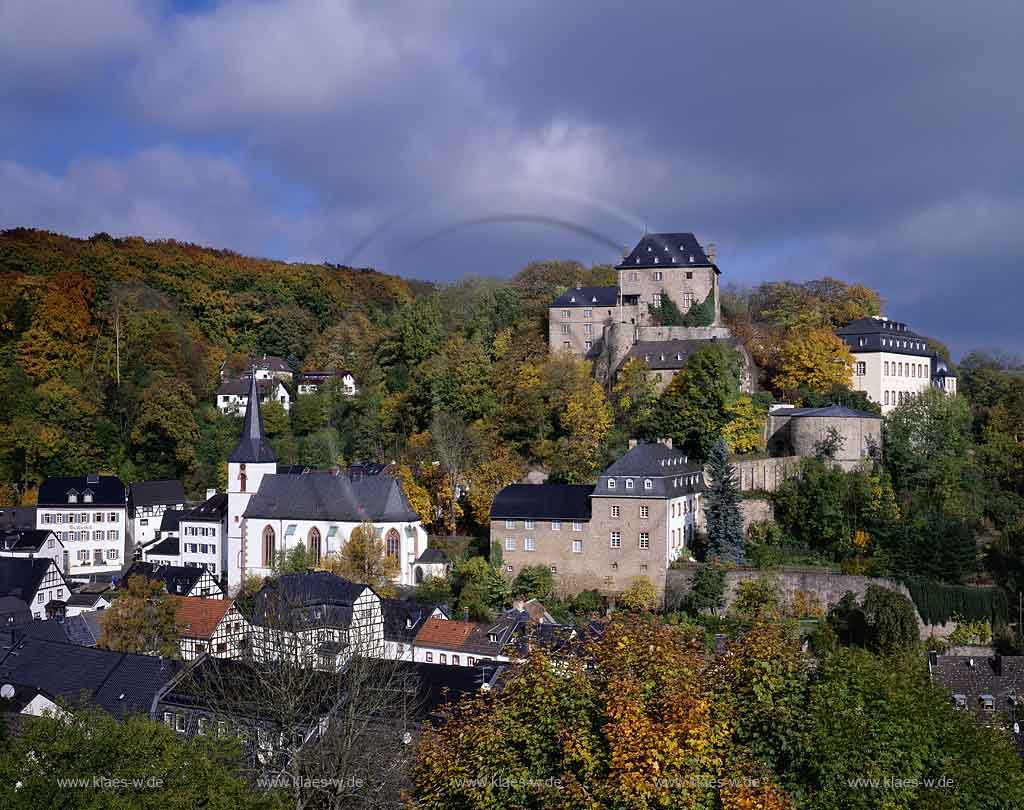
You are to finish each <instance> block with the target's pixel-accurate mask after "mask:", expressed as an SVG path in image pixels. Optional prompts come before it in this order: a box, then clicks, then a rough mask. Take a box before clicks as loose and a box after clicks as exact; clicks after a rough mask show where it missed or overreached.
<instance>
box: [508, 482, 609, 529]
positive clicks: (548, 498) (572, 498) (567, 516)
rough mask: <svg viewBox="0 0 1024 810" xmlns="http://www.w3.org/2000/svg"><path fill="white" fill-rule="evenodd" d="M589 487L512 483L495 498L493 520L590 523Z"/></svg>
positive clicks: (586, 485) (591, 489) (590, 491)
mask: <svg viewBox="0 0 1024 810" xmlns="http://www.w3.org/2000/svg"><path fill="white" fill-rule="evenodd" d="M593 491H594V488H593V487H592V486H590V485H589V484H512V485H510V486H507V487H505V488H504V489H503V490H501V492H499V493H498V494H497V495H495V496H494V501H493V502H492V503H491V520H512V519H518V520H523V519H528V520H581V521H587V520H590V494H591V493H592V492H593Z"/></svg>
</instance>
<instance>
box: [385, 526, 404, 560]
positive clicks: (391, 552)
mask: <svg viewBox="0 0 1024 810" xmlns="http://www.w3.org/2000/svg"><path fill="white" fill-rule="evenodd" d="M384 542H385V548H386V553H387V555H388V556H389V557H394V558H395V559H396V560H397V559H398V555H399V553H400V552H401V550H402V538H401V537H399V535H398V530H397V529H388V533H387V534H386V535H385V537H384Z"/></svg>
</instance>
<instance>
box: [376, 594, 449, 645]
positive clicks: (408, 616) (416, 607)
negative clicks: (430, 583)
mask: <svg viewBox="0 0 1024 810" xmlns="http://www.w3.org/2000/svg"><path fill="white" fill-rule="evenodd" d="M380 608H381V613H382V614H383V618H384V638H385V639H386V640H387V641H395V642H399V643H401V644H411V643H412V641H413V639H414V638H416V634H417V633H418V632H419V631H420V628H421V627H423V623H424V622H425V621H426V620H427V619H429V618H430V616H431V614H432V613H433V612H434V611H435V610H437V608H438V605H430V604H427V603H425V602H413V601H411V600H403V599H381V600H380Z"/></svg>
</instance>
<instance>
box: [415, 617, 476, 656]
mask: <svg viewBox="0 0 1024 810" xmlns="http://www.w3.org/2000/svg"><path fill="white" fill-rule="evenodd" d="M474 629H476V625H475V624H473V623H472V622H456V621H450V620H447V619H438V618H437V617H435V616H431V617H430V618H429V619H427V621H426V622H425V623H424V625H423V628H422V629H421V630H420V632H419V633H417V634H416V640H415V641H414V642H413V643H414V644H417V645H421V646H423V647H440V648H442V649H445V650H459V649H461V648H462V645H463V644H464V643H465V642H466V639H467V638H469V636H470V634H471V633H472V632H473V630H474Z"/></svg>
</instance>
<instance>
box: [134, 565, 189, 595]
mask: <svg viewBox="0 0 1024 810" xmlns="http://www.w3.org/2000/svg"><path fill="white" fill-rule="evenodd" d="M204 573H206V569H205V568H199V567H192V566H189V565H156V564H154V563H148V562H134V563H132V564H131V567H129V568H128V570H127V571H125V572H124V576H123V577H122V578H121V581H122V582H123V583H124V584H125V585H127V584H128V580H129V579H130V578H131V577H135V576H141V577H145V578H146V579H153V580H157V581H158V582H162V583H163V584H164V587H165V588H166V589H167V593H169V594H173V595H175V596H187V595H188V592H189V591H191V590H192V588H194V587H195V584H196V583H197V582H198V581H199V580H200V578H201V577H202V576H203V574H204Z"/></svg>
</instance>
